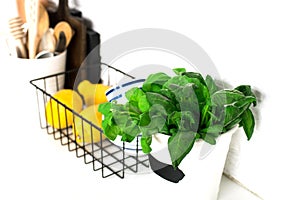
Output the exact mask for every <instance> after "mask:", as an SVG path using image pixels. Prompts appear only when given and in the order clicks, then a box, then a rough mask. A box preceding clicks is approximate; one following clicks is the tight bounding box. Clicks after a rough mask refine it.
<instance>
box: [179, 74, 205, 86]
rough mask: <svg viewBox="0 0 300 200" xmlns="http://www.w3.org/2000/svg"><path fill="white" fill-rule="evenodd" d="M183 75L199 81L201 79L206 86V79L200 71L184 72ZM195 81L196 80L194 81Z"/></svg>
mask: <svg viewBox="0 0 300 200" xmlns="http://www.w3.org/2000/svg"><path fill="white" fill-rule="evenodd" d="M182 75H184V76H187V77H189V78H193V79H196V80H197V81H199V82H200V83H201V84H203V85H205V86H206V82H205V80H204V78H203V77H202V75H201V74H200V73H198V72H185V73H182ZM193 82H194V81H193Z"/></svg>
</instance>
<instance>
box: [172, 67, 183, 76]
mask: <svg viewBox="0 0 300 200" xmlns="http://www.w3.org/2000/svg"><path fill="white" fill-rule="evenodd" d="M173 71H174V72H175V74H177V75H181V74H182V73H183V72H186V70H185V68H175V69H173Z"/></svg>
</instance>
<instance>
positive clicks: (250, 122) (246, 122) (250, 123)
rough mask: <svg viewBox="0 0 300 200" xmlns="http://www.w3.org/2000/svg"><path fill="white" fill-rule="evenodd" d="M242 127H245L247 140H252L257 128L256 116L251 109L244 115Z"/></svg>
mask: <svg viewBox="0 0 300 200" xmlns="http://www.w3.org/2000/svg"><path fill="white" fill-rule="evenodd" d="M241 125H242V126H243V129H244V131H245V133H246V136H247V139H248V140H250V139H251V137H252V135H253V131H254V126H255V120H254V116H253V113H252V112H251V110H250V109H247V110H246V111H245V112H244V113H243V114H242V121H241Z"/></svg>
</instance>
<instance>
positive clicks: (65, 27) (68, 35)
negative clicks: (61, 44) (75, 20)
mask: <svg viewBox="0 0 300 200" xmlns="http://www.w3.org/2000/svg"><path fill="white" fill-rule="evenodd" d="M61 32H63V33H64V35H65V40H66V43H65V49H66V48H67V47H68V45H69V44H70V41H71V39H72V37H73V30H72V27H71V26H70V24H69V23H68V22H66V21H60V22H59V23H58V24H56V25H55V27H54V35H55V38H56V41H59V38H60V37H61Z"/></svg>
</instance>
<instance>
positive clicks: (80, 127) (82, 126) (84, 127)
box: [73, 105, 105, 144]
mask: <svg viewBox="0 0 300 200" xmlns="http://www.w3.org/2000/svg"><path fill="white" fill-rule="evenodd" d="M80 116H82V117H83V118H84V119H86V120H87V121H89V122H91V123H92V124H93V125H94V126H96V127H99V128H102V114H101V113H100V112H98V105H91V106H89V107H87V108H85V109H84V110H83V111H81V112H80ZM73 132H74V134H75V137H76V141H77V142H78V143H80V144H82V143H84V144H88V143H96V142H99V141H100V139H101V136H100V134H101V133H100V131H99V130H98V129H96V128H95V127H92V126H91V125H90V124H89V123H88V122H86V121H85V120H83V119H81V118H80V117H78V116H75V120H74V124H73ZM103 139H105V136H104V135H102V140H103Z"/></svg>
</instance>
